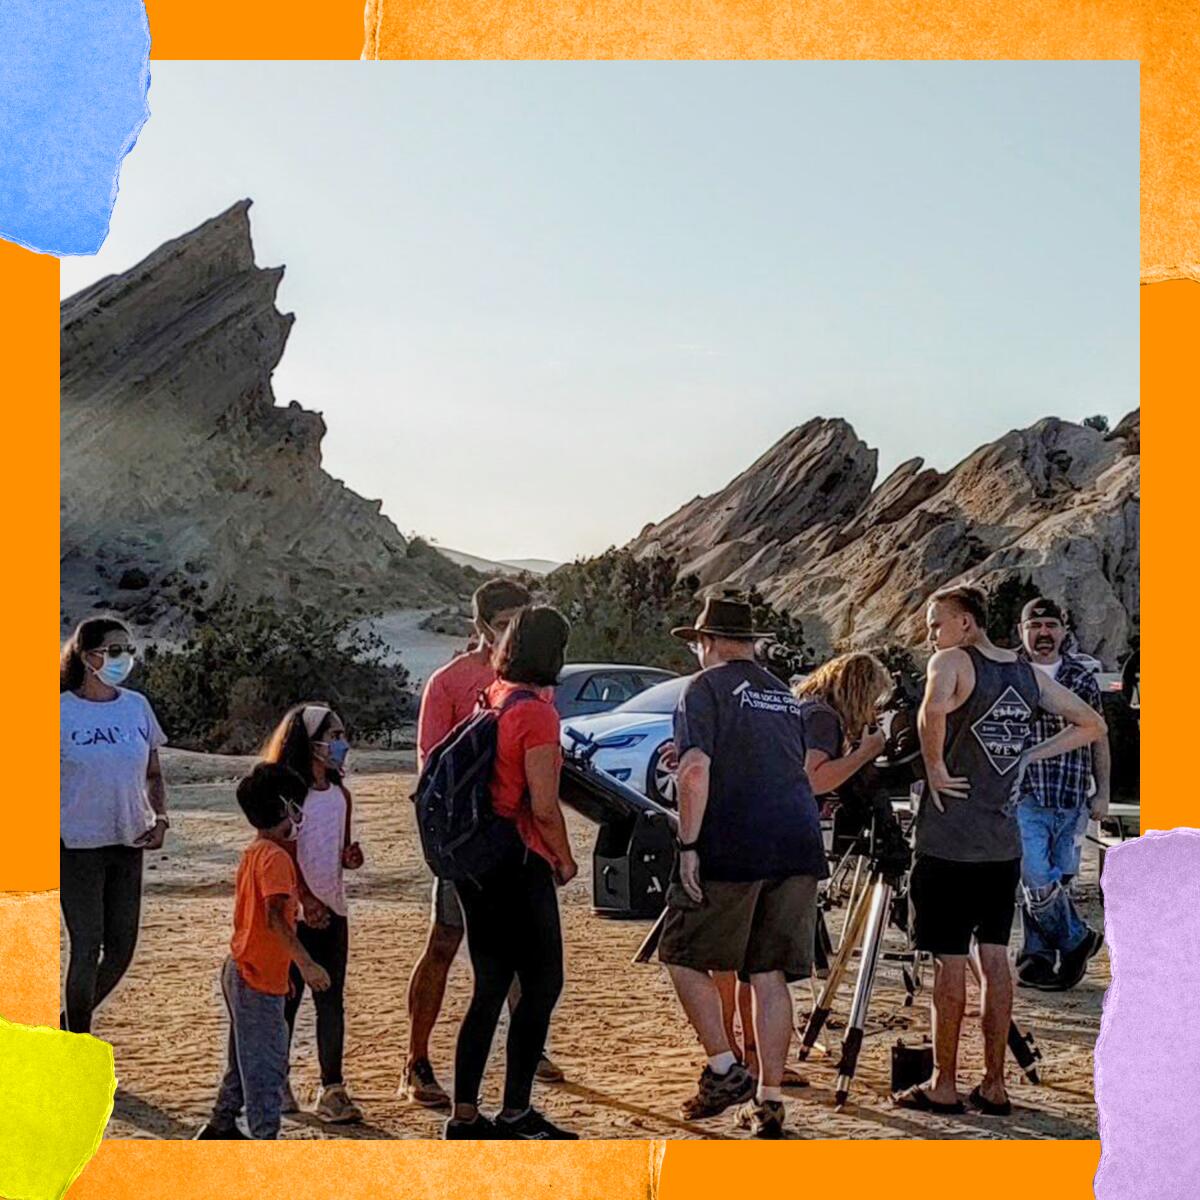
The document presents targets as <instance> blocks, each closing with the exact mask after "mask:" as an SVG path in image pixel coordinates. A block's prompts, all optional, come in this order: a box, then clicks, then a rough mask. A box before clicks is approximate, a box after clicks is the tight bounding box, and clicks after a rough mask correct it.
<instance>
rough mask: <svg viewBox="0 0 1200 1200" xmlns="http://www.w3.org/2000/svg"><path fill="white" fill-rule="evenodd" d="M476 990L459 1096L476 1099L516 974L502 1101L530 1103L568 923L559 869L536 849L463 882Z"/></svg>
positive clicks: (558, 985) (458, 1072) (458, 1060)
mask: <svg viewBox="0 0 1200 1200" xmlns="http://www.w3.org/2000/svg"><path fill="white" fill-rule="evenodd" d="M457 887H458V896H459V900H460V901H461V902H462V908H463V916H464V917H465V919H466V926H467V950H468V951H469V953H470V956H471V967H472V968H473V970H474V972H475V991H474V993H473V994H472V996H471V1004H470V1007H469V1008H468V1009H467V1013H466V1016H465V1017H464V1018H463V1023H462V1028H461V1029H459V1031H458V1049H457V1052H456V1054H455V1058H454V1102H455V1103H456V1104H477V1103H478V1102H479V1085H480V1083H481V1081H482V1079H483V1071H484V1068H485V1067H486V1066H487V1060H488V1055H489V1054H490V1052H491V1049H492V1039H493V1038H494V1037H495V1034H496V1025H497V1024H498V1023H499V1020H500V1010H501V1009H502V1008H503V1007H504V1000H505V997H506V996H507V995H508V989H509V987H510V986H511V985H512V981H513V977H514V976H515V977H516V978H517V979H518V980H519V981H520V984H521V998H520V999H519V1000H518V1001H517V1004H516V1006H515V1007H514V1008H513V1010H512V1015H511V1017H510V1018H509V1026H508V1049H507V1060H506V1064H505V1077H504V1107H505V1108H509V1109H517V1110H524V1109H526V1108H528V1107H529V1097H530V1093H531V1092H532V1091H533V1074H534V1072H535V1071H536V1070H537V1064H538V1059H539V1058H540V1057H541V1056H542V1051H543V1049H544V1047H545V1045H546V1032H547V1030H548V1029H549V1028H550V1014H551V1013H552V1012H553V1011H554V1006H555V1004H557V1003H558V997H559V994H560V993H561V992H562V986H563V950H562V927H561V926H560V924H559V919H558V896H557V895H556V893H555V887H554V876H553V874H552V873H551V871H550V866H549V864H548V863H547V862H546V860H545V859H544V858H542V857H541V856H540V855H538V854H534V853H533V851H532V850H530V851H525V850H524V849H522V850H518V851H516V852H515V853H514V855H513V857H512V858H511V859H510V860H508V861H507V862H505V863H504V864H502V865H501V866H499V867H497V868H496V870H495V871H493V872H491V873H490V874H488V875H487V876H485V877H484V878H483V880H481V881H480V883H479V884H478V885H476V884H473V883H459V884H458V885H457Z"/></svg>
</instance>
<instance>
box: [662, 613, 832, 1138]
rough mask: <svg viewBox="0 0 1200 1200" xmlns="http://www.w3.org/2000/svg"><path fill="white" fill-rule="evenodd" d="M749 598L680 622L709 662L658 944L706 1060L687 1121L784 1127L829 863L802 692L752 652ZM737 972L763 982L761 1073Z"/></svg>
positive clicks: (693, 719) (681, 711) (680, 735)
mask: <svg viewBox="0 0 1200 1200" xmlns="http://www.w3.org/2000/svg"><path fill="white" fill-rule="evenodd" d="M752 618H753V613H752V610H751V607H750V605H749V603H748V602H747V601H746V600H744V599H742V598H740V597H736V596H731V595H723V596H714V597H710V598H708V599H707V600H706V601H705V602H704V607H703V609H702V610H701V612H700V615H699V616H698V617H697V619H696V621H695V623H694V624H692V625H686V626H681V627H680V628H678V629H673V630H671V632H672V634H674V636H675V637H677V638H681V639H682V640H683V641H686V642H688V643H689V644H690V645H691V646H692V648H693V650H694V651H695V653H696V656H697V658H698V659H699V660H700V666H701V670H700V671H699V673H698V674H696V675H695V676H693V677H692V679H691V680H689V682H688V684H687V687H686V688H685V689H684V691H683V694H682V696H681V697H680V701H679V707H678V709H677V710H676V713H675V746H676V749H677V751H678V754H679V772H678V796H679V859H678V868H677V873H676V877H675V878H674V879H673V880H672V882H671V886H670V888H669V889H668V892H667V914H666V917H665V919H664V922H663V933H662V939H661V941H660V943H659V960H660V961H661V962H663V963H665V964H666V966H667V968H668V970H669V972H670V975H671V982H672V983H673V984H674V986H675V991H676V993H677V994H678V996H679V1000H680V1003H681V1004H682V1005H683V1009H684V1012H685V1013H686V1014H687V1017H688V1020H689V1021H690V1022H691V1024H692V1027H693V1028H694V1029H695V1030H696V1033H697V1034H698V1035H699V1038H700V1041H701V1042H702V1043H703V1045H704V1051H705V1054H706V1055H707V1056H708V1064H707V1065H706V1066H705V1068H704V1071H703V1073H702V1074H701V1076H700V1085H699V1088H698V1090H697V1093H696V1095H695V1096H693V1097H691V1098H690V1099H689V1100H687V1101H686V1102H685V1103H684V1105H683V1108H682V1112H683V1115H684V1116H685V1117H686V1118H688V1119H695V1118H698V1117H707V1116H715V1115H716V1114H717V1113H720V1112H723V1111H724V1110H725V1109H727V1108H729V1107H730V1106H731V1105H733V1104H737V1103H741V1104H742V1105H743V1107H742V1108H741V1109H739V1112H738V1122H739V1124H741V1125H743V1126H745V1127H748V1128H749V1129H751V1130H752V1132H754V1133H755V1134H756V1135H757V1136H759V1137H779V1136H781V1135H782V1133H783V1124H784V1106H783V1093H782V1091H781V1090H780V1089H781V1085H782V1080H783V1068H784V1060H785V1059H786V1056H787V1048H788V1044H789V1041H790V1039H791V1033H792V1001H791V995H790V993H789V991H788V986H787V981H788V978H789V977H791V978H797V979H800V978H805V977H806V976H807V975H808V974H809V972H810V967H811V958H812V950H813V936H814V923H815V921H816V891H817V881H818V879H820V878H821V877H823V876H824V875H826V874H827V873H828V867H827V865H826V862H825V851H824V846H823V844H822V841H821V827H820V820H819V817H818V813H817V805H816V802H815V800H814V799H813V795H812V790H811V788H810V787H809V784H808V776H807V775H806V774H805V770H804V755H805V748H804V735H803V726H802V723H801V718H800V712H799V709H800V703H799V701H798V700H796V698H795V697H794V696H793V695H792V694H791V692H789V691H788V690H787V688H786V687H785V686H784V685H783V684H782V683H780V682H779V680H778V679H776V678H775V676H774V675H772V674H771V673H770V672H769V671H767V670H766V669H765V668H763V667H761V666H759V665H758V663H756V662H755V658H754V643H755V640H756V639H758V638H762V637H764V636H766V634H765V631H763V630H760V629H755V628H754V622H753V619H752ZM722 971H736V972H737V973H738V976H739V978H740V979H742V980H745V981H747V982H749V984H750V986H751V988H752V989H753V991H754V1034H755V1041H756V1043H757V1047H758V1058H759V1068H760V1078H759V1079H758V1080H757V1081H756V1080H755V1079H754V1078H753V1077H752V1076H751V1075H750V1074H749V1073H748V1072H747V1071H746V1069H745V1067H743V1066H742V1065H741V1064H740V1063H738V1062H737V1060H736V1058H735V1056H734V1053H733V1050H732V1047H731V1046H730V1044H729V1038H728V1034H727V1032H726V1027H725V1023H724V1022H723V1020H722V1013H721V998H720V994H719V992H718V989H717V984H716V981H715V980H714V979H713V976H712V973H713V972H722Z"/></svg>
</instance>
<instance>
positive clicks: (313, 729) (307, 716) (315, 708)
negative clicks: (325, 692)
mask: <svg viewBox="0 0 1200 1200" xmlns="http://www.w3.org/2000/svg"><path fill="white" fill-rule="evenodd" d="M331 711H332V710H331V709H329V708H326V707H325V705H324V704H306V705H305V706H304V711H303V712H301V714H300V720H302V721H303V722H304V732H305V733H307V734H308V736H309V737H310V738H312V737H316V736H317V730H318V729H320V728H321V725H322V723H323V722H324V720H325V718H326V717H327V716H329V714H330V712H331Z"/></svg>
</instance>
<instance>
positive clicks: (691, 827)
mask: <svg viewBox="0 0 1200 1200" xmlns="http://www.w3.org/2000/svg"><path fill="white" fill-rule="evenodd" d="M711 764H712V759H710V758H709V757H708V755H707V754H705V753H704V751H703V750H700V749H697V748H696V747H695V746H693V747H692V748H691V749H690V750H686V751H684V755H683V757H682V758H681V759H680V760H679V770H678V771H677V772H676V773H675V794H676V795H677V796H678V797H679V840H680V841H681V842H683V843H685V844H686V843H688V842H694V841H695V840H696V839H697V838H698V837H699V836H700V826H701V825H703V824H704V810H705V809H706V808H707V807H708V779H709V769H710V766H711ZM679 882H680V883H682V884H683V890H684V891H685V892H687V894H688V895H689V896H691V898H692V899H693V900H695V901H696V902H697V903H699V902H700V901H702V900H703V899H704V890H703V888H701V886H700V855H699V854H698V853H697V852H696V851H695V850H680V852H679Z"/></svg>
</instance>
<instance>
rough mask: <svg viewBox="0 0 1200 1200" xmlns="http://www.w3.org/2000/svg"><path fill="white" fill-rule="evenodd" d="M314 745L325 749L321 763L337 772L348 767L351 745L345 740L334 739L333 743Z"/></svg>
mask: <svg viewBox="0 0 1200 1200" xmlns="http://www.w3.org/2000/svg"><path fill="white" fill-rule="evenodd" d="M314 745H316V746H319V747H321V748H322V749H323V751H324V753H323V754H321V756H320V757H321V761H322V762H324V763H325V764H326V766H330V767H332V768H333V769H334V770H335V771H341V770H343V769H344V768H345V766H346V755H347V754H349V753H350V743H349V742H348V741H346V739H345V738H343V737H339V738H334V739H333V741H332V742H315V743H314Z"/></svg>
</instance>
